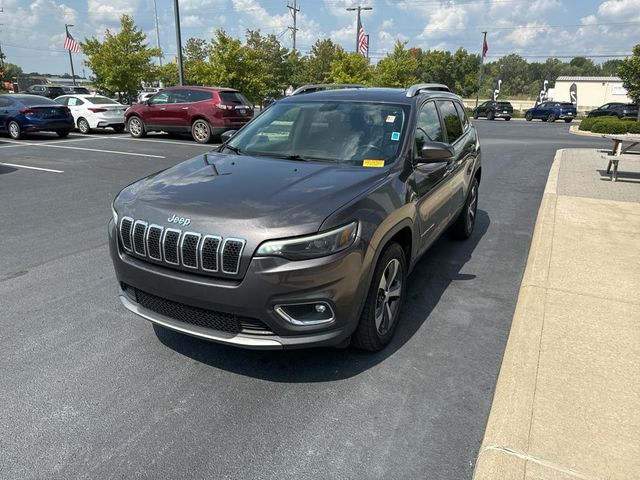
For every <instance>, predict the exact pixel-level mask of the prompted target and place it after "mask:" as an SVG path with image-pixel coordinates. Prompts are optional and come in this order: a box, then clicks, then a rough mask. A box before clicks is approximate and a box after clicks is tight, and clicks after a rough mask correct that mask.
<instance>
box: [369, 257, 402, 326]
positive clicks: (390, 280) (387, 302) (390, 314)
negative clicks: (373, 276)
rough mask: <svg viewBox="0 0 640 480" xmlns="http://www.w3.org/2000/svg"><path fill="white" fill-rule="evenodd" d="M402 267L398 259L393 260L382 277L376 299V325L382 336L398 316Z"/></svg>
mask: <svg viewBox="0 0 640 480" xmlns="http://www.w3.org/2000/svg"><path fill="white" fill-rule="evenodd" d="M401 268H402V265H401V264H400V261H399V260H398V259H397V258H393V259H391V261H390V262H389V263H388V264H387V266H386V267H385V269H384V272H383V273H382V277H380V284H379V285H378V293H377V297H376V312H375V324H376V330H377V331H378V333H379V334H380V335H384V334H386V333H387V332H388V331H389V330H390V329H391V327H392V326H393V323H394V322H395V320H396V317H397V316H398V309H399V307H400V298H401V296H402V275H400V274H399V273H400V269H401Z"/></svg>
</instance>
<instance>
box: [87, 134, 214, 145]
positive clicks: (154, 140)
mask: <svg viewBox="0 0 640 480" xmlns="http://www.w3.org/2000/svg"><path fill="white" fill-rule="evenodd" d="M91 136H92V137H94V138H104V139H108V138H117V139H118V140H130V141H133V142H152V143H168V144H170V145H185V146H187V147H207V148H210V147H217V146H218V145H220V144H219V143H207V144H205V145H203V144H201V143H197V142H195V141H193V142H181V141H173V140H156V139H155V138H153V137H151V138H133V137H125V136H122V137H116V136H115V135H109V136H100V135H91Z"/></svg>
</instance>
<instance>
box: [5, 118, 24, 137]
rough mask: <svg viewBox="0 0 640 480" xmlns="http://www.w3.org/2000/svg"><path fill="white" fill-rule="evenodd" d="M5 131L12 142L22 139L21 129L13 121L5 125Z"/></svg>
mask: <svg viewBox="0 0 640 480" xmlns="http://www.w3.org/2000/svg"><path fill="white" fill-rule="evenodd" d="M7 131H8V132H9V136H10V137H11V138H13V139H14V140H20V139H21V138H22V129H21V128H20V125H19V124H18V122H16V121H15V120H11V121H10V122H9V125H7Z"/></svg>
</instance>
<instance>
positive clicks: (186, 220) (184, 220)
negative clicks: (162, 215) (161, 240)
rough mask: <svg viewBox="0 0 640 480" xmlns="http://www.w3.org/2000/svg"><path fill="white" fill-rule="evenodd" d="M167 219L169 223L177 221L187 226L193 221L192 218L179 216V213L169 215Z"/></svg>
mask: <svg viewBox="0 0 640 480" xmlns="http://www.w3.org/2000/svg"><path fill="white" fill-rule="evenodd" d="M167 220H168V221H169V223H177V224H178V225H182V226H183V227H186V226H187V225H189V224H190V223H191V219H190V218H186V217H178V216H177V215H173V216H172V217H169V218H168V219H167Z"/></svg>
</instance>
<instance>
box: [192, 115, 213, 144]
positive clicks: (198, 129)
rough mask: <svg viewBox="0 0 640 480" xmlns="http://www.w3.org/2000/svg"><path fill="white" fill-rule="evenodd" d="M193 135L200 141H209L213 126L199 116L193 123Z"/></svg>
mask: <svg viewBox="0 0 640 480" xmlns="http://www.w3.org/2000/svg"><path fill="white" fill-rule="evenodd" d="M191 136H192V137H193V139H194V140H195V141H196V142H198V143H209V141H210V140H211V127H210V126H209V122H207V121H206V120H202V119H201V118H199V119H198V120H196V121H195V122H193V125H191Z"/></svg>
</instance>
